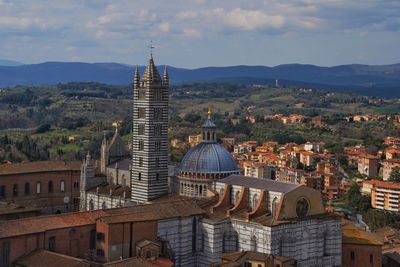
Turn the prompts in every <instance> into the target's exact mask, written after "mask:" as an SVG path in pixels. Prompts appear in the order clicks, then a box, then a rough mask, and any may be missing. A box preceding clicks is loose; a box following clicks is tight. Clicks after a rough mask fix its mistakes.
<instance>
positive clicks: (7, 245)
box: [1, 242, 10, 267]
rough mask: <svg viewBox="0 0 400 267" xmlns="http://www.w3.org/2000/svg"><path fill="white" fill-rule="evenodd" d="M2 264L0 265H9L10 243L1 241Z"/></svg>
mask: <svg viewBox="0 0 400 267" xmlns="http://www.w3.org/2000/svg"><path fill="white" fill-rule="evenodd" d="M1 263H2V265H1V266H5V267H7V266H9V264H10V243H9V242H3V251H2V261H1Z"/></svg>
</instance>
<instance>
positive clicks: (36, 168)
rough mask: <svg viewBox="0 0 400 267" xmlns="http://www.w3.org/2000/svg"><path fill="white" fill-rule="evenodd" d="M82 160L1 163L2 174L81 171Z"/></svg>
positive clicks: (0, 171) (0, 170) (0, 172)
mask: <svg viewBox="0 0 400 267" xmlns="http://www.w3.org/2000/svg"><path fill="white" fill-rule="evenodd" d="M81 164H82V162H80V161H63V160H51V161H33V162H22V163H11V164H1V165H0V175H11V174H22V173H37V172H52V171H71V170H72V171H80V170H81Z"/></svg>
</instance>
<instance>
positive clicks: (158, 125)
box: [154, 124, 162, 136]
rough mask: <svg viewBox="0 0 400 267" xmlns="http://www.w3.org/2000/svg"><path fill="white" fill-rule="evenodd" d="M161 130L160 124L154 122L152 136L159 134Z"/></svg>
mask: <svg viewBox="0 0 400 267" xmlns="http://www.w3.org/2000/svg"><path fill="white" fill-rule="evenodd" d="M161 131H162V125H161V124H156V125H154V136H160V135H161Z"/></svg>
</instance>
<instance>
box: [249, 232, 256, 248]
mask: <svg viewBox="0 0 400 267" xmlns="http://www.w3.org/2000/svg"><path fill="white" fill-rule="evenodd" d="M250 251H257V238H256V236H255V235H253V236H252V237H251V240H250Z"/></svg>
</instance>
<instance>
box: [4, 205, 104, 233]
mask: <svg viewBox="0 0 400 267" xmlns="http://www.w3.org/2000/svg"><path fill="white" fill-rule="evenodd" d="M105 214H106V213H105V211H103V210H96V211H86V212H73V213H65V214H58V215H49V216H39V217H33V218H24V219H17V220H12V221H4V222H0V238H7V237H13V236H20V235H27V234H33V233H40V232H44V231H48V230H53V229H61V228H66V227H76V226H81V225H88V224H95V221H96V219H97V218H98V217H100V216H102V215H105Z"/></svg>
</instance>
